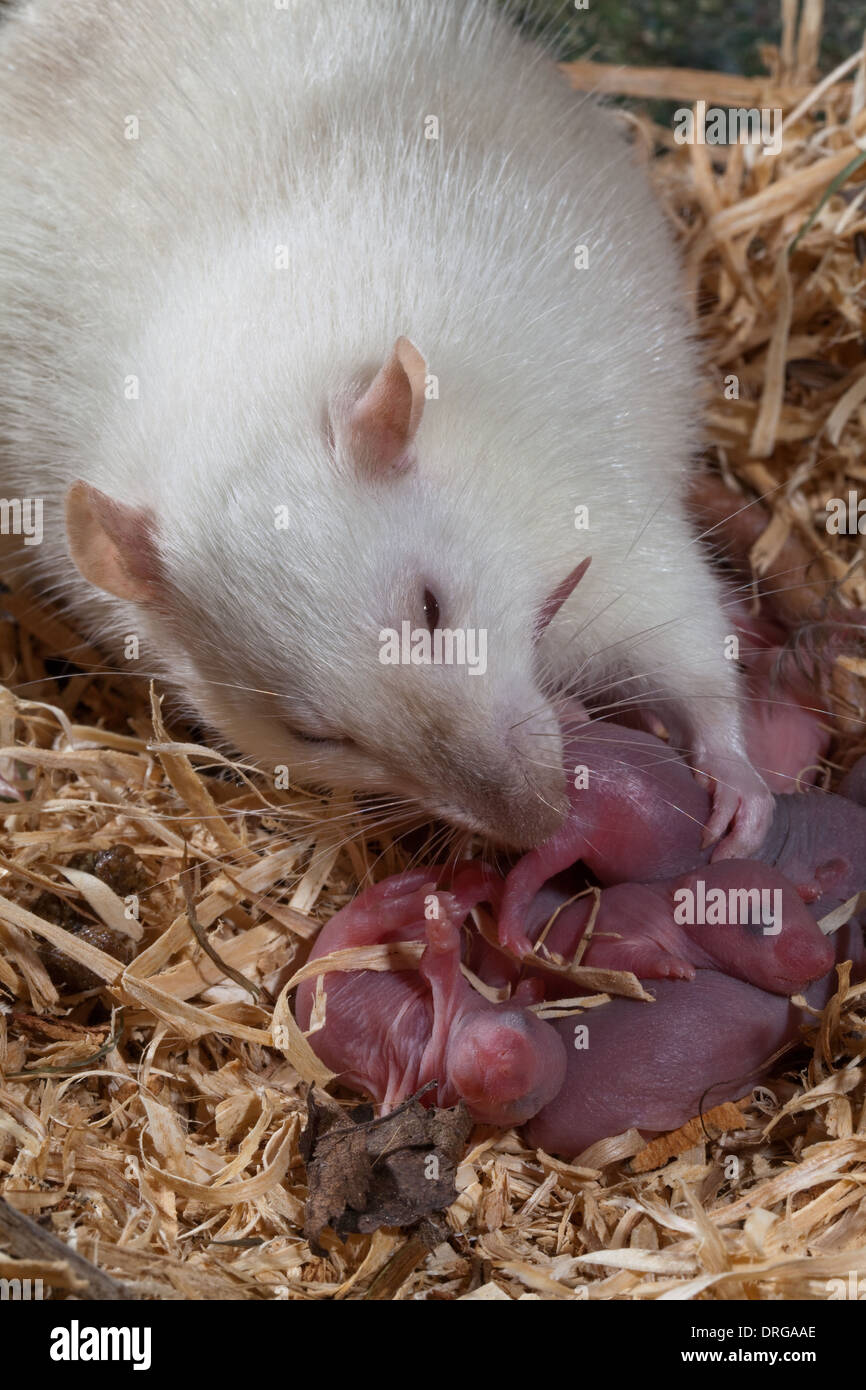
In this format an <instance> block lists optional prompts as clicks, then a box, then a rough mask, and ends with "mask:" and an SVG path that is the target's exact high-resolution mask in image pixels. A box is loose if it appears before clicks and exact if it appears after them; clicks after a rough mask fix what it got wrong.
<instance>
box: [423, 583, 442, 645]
mask: <svg viewBox="0 0 866 1390" xmlns="http://www.w3.org/2000/svg"><path fill="white" fill-rule="evenodd" d="M424 621H425V623H426V624H427V631H428V632H429V633H430V634H431V635H432V634H433V633H434V632H435V631H436V629H437V627H438V626H439V600H438V599H437V597H436V595H435V594H434V593H431V591H430V590H429V589H425V590H424Z"/></svg>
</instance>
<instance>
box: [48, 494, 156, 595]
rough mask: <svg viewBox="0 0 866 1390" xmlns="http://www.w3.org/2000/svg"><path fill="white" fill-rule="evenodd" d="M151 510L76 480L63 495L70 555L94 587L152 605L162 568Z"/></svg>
mask: <svg viewBox="0 0 866 1390" xmlns="http://www.w3.org/2000/svg"><path fill="white" fill-rule="evenodd" d="M154 531H155V525H154V521H153V517H152V516H151V514H150V512H148V511H146V510H145V509H144V508H143V507H130V506H127V505H126V504H125V503H123V502H116V501H115V500H114V498H113V497H108V496H107V495H106V493H104V492H100V491H99V488H95V487H93V486H91V484H90V483H85V482H83V481H82V480H81V479H79V480H78V482H75V483H73V484H72V486H71V488H70V489H69V492H68V493H67V494H66V534H67V537H68V540H69V553H70V554H71V556H72V558H73V560H74V561H75V564H76V565H77V566H78V569H79V570H80V571H81V573H82V574H83V575H84V578H85V579H87V580H89V582H90V583H91V584H95V585H96V587H97V588H98V589H104V590H105V591H106V593H109V594H114V595H115V597H116V598H123V599H129V600H131V602H133V603H153V602H155V601H156V600H158V599H159V598H160V597H161V596H162V594H163V592H164V585H163V580H162V567H161V564H160V559H159V554H158V552H157V548H156V544H155V541H154Z"/></svg>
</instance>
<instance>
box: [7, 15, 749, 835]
mask: <svg viewBox="0 0 866 1390" xmlns="http://www.w3.org/2000/svg"><path fill="white" fill-rule="evenodd" d="M130 115H132V116H137V117H138V120H139V122H140V138H139V139H138V140H137V141H131V140H127V139H125V138H124V120H125V118H126V117H127V116H130ZM431 115H432V116H435V117H437V118H438V120H439V123H440V138H439V140H438V141H429V140H426V139H425V138H424V121H425V117H427V116H431ZM0 127H2V129H3V131H4V136H5V140H4V146H5V147H4V149H3V152H2V155H0V187H2V188H3V191H4V192H3V196H4V199H5V204H6V206H5V210H4V214H3V218H2V233H0V303H2V306H3V308H2V319H0V393H2V401H0V433H2V448H3V464H2V468H3V475H2V485H3V489H4V492H5V495H7V496H8V495H13V494H21V495H32V494H33V492H34V491H36V490H38V491H39V493H40V494H41V495H43V496H44V497H45V499H46V523H45V524H46V540H45V543H44V545H43V546H42V547H41V550H40V552H39V553H38V554H37V555H36V556H35V557H32V556H31V558H32V562H33V563H34V564H35V565H36V566H37V568H38V569H39V571H40V576H41V579H42V582H48V581H49V580H50V581H51V582H53V584H54V585H55V586H57V590H58V591H59V592H61V593H62V595H63V597H64V598H65V599H67V600H68V602H69V604H70V605H71V607H72V608H73V610H74V611H75V612H76V613H77V615H78V617H79V620H80V622H81V623H82V624H83V625H84V626H85V627H86V629H87V631H88V634H89V635H91V636H95V637H96V638H97V639H100V640H110V641H113V642H115V643H116V641H117V639H118V637H119V636H120V635H122V634H124V633H126V632H131V631H134V632H139V633H143V634H144V639H145V650H144V653H143V659H142V663H141V665H142V667H143V668H144V669H158V670H161V671H163V672H164V673H166V674H167V675H168V676H169V677H170V678H171V679H172V680H174V681H175V682H176V683H177V684H178V685H179V687H180V688H181V689H182V690H183V691H185V692H186V693H187V694H188V695H189V697H190V698H191V700H192V702H193V704H194V705H195V707H196V708H197V709H198V710H199V711H201V712H202V713H203V714H204V716H205V717H206V718H207V719H209V720H210V721H211V722H212V723H213V724H215V725H216V727H217V728H219V729H220V730H221V731H222V732H223V733H224V734H225V735H227V736H228V737H229V738H231V739H232V740H233V741H234V742H235V743H236V744H238V745H239V746H240V747H241V748H242V749H243V750H244V751H246V752H249V753H252V754H254V755H256V756H258V757H260V758H264V759H266V760H267V761H269V762H271V763H274V762H277V763H279V762H282V761H285V760H287V759H288V760H290V761H292V762H293V763H294V765H295V767H296V769H297V770H298V772H299V773H306V774H307V776H309V777H313V778H318V779H319V780H322V781H324V782H326V783H333V784H336V785H347V786H364V787H370V788H372V789H379V790H388V791H391V792H393V793H395V794H401V795H403V794H405V795H408V796H412V797H417V798H418V799H420V800H421V801H422V802H424V804H425V805H427V807H428V808H429V809H431V810H434V811H440V812H442V813H443V814H445V815H446V816H450V817H451V818H452V819H454V820H457V821H459V822H461V823H463V824H469V825H474V826H481V827H483V828H486V829H489V830H490V831H491V832H492V833H494V834H499V835H501V836H502V837H503V838H505V839H511V840H515V839H517V840H519V839H521V838H523V839H531V838H534V837H537V834H538V833H541V831H542V830H544V829H549V825H550V820H549V817H548V818H547V819H545V814H546V813H545V811H544V803H545V802H553V803H556V804H557V805H559V804H561V800H562V788H561V772H560V771H559V769H558V767H557V766H556V764H557V762H558V750H559V742H558V735H557V733H556V724H555V721H554V719H553V715H552V712H551V710H550V707H549V706H548V705H547V704H546V703H545V702H544V701H543V700H542V699H541V698H540V696H539V694H538V686H537V682H538V678H539V671H538V669H537V664H536V653H535V652H534V650H533V646H532V641H531V633H532V625H533V621H534V617H535V614H536V613H537V611H538V609H539V607H540V605H541V603H542V601H543V600H544V598H545V596H546V595H547V594H548V593H549V592H550V590H551V589H552V588H553V587H554V586H555V585H556V584H557V583H558V582H559V581H560V580H562V579H563V577H564V576H565V574H567V573H568V571H569V570H570V569H571V568H572V567H573V565H574V564H575V563H576V562H577V560H579V559H580V558H582V556H583V555H584V554H586V553H591V555H592V564H591V566H590V570H589V572H588V574H587V575H586V577H585V578H584V579H583V580H582V581H581V583H580V585H579V587H578V589H577V590H576V592H575V594H574V595H573V597H572V598H571V599H570V600H569V602H568V603H567V605H566V606H565V608H564V609H563V610H562V613H561V615H560V616H559V618H557V619H556V620H555V621H554V623H553V624H552V625H551V627H550V628H549V629H548V632H547V634H546V635H545V639H544V643H543V648H544V650H543V655H544V658H545V660H546V663H547V668H548V671H550V672H553V674H554V675H555V677H556V679H557V680H559V681H560V682H562V681H568V680H569V679H571V678H574V677H575V676H578V678H579V688H581V689H583V688H586V687H592V688H593V689H599V690H600V689H601V688H602V687H603V686H604V685H615V683H616V682H617V681H618V680H620V679H621V678H622V677H623V676H628V675H629V674H632V673H633V674H635V675H639V674H642V675H643V687H644V688H645V689H651V690H661V691H663V692H664V693H665V695H667V696H669V697H670V698H671V700H672V702H673V703H672V706H671V709H672V710H673V712H674V713H673V714H672V716H671V722H672V725H673V726H674V727H675V728H681V729H682V730H683V731H684V734H685V735H687V736H688V737H689V738H690V739H691V741H692V745H693V747H696V748H698V749H704V750H705V749H707V748H715V749H716V750H719V749H727V750H731V751H733V752H734V754H736V755H738V754H739V752H740V751H741V739H740V734H739V718H738V713H737V701H736V678H735V675H734V673H733V670H732V668H731V664H730V663H728V662H726V661H725V660H723V657H722V641H723V636H724V633H725V630H726V624H725V623H724V621H723V618H722V615H721V611H720V604H719V591H718V585H717V583H716V580H715V579H714V577H713V575H712V573H711V571H710V569H709V567H708V565H707V563H706V562H705V560H704V559H703V558H702V556H701V555H700V554H699V552H698V549H697V547H696V545H695V544H694V543H693V542H692V540H691V535H690V532H689V530H688V527H687V525H686V522H685V520H684V515H683V501H682V492H683V477H684V471H685V469H686V467H687V465H688V463H689V458H690V455H691V453H692V451H693V449H694V446H695V442H696V404H695V402H696V396H697V391H698V381H697V375H696V366H695V359H696V350H695V347H694V345H693V343H692V342H691V341H690V340H689V334H688V328H687V323H686V319H685V316H684V312H683V310H682V308H681V307H680V299H681V294H680V286H679V271H678V266H677V261H676V258H675V255H674V253H673V250H672V248H671V245H670V239H669V236H668V232H667V230H666V228H665V227H664V225H663V219H662V216H661V213H660V212H659V210H658V208H657V207H656V205H655V202H654V200H653V198H652V196H651V194H650V192H649V189H648V187H647V184H646V181H645V179H644V177H643V175H642V174H641V172H640V171H639V170H638V169H637V168H636V167H635V164H634V162H633V159H632V156H631V153H630V151H629V150H628V148H627V147H626V145H625V143H624V142H623V140H622V139H621V137H620V134H619V132H618V130H617V128H616V126H615V123H614V119H613V117H612V116H611V115H610V114H609V113H607V112H605V111H603V110H601V109H599V108H598V107H597V106H595V105H594V104H592V103H590V102H588V101H586V100H581V99H579V98H578V97H577V96H576V95H575V94H574V93H573V92H571V91H570V90H569V89H568V87H567V86H566V84H565V82H564V81H563V80H562V79H561V77H560V76H559V75H558V74H557V73H556V72H555V71H554V69H553V67H552V64H551V63H550V62H549V61H548V60H547V59H546V58H545V57H543V56H541V55H540V54H539V53H538V52H537V51H536V50H535V49H533V48H531V47H530V46H529V45H527V44H526V43H524V41H523V40H521V39H519V38H518V37H517V36H516V34H515V32H514V30H513V27H512V26H511V24H510V23H509V22H508V21H507V20H505V19H504V18H502V17H501V16H500V15H499V13H498V12H497V11H495V10H494V9H492V8H488V6H487V5H485V4H482V3H479V2H478V0H466V3H462V0H454V2H453V3H450V2H449V3H444V0H433V2H431V0H295V3H292V4H290V5H289V7H288V8H286V9H282V8H277V6H276V5H275V4H274V3H273V0H35V2H34V3H29V4H26V3H25V4H23V5H22V6H21V7H20V10H19V11H18V12H17V13H15V14H13V17H12V18H11V19H9V20H7V21H6V23H5V25H4V26H3V27H2V28H0ZM580 243H585V244H586V245H587V246H588V248H589V269H588V270H577V269H575V268H574V265H573V255H574V248H575V246H576V245H578V244H580ZM278 245H284V246H286V247H287V248H288V255H289V268H288V269H285V270H278V269H275V268H274V254H275V247H276V246H278ZM401 333H405V334H408V335H409V336H410V337H411V338H412V340H413V341H414V342H415V343H416V344H417V345H418V346H419V348H420V349H421V351H422V352H423V353H424V355H425V357H426V359H427V363H428V370H429V371H430V372H432V373H435V374H436V376H437V377H438V379H439V383H440V399H439V400H431V401H429V402H428V403H427V405H426V407H425V412H424V416H423V419H422V423H421V427H420V431H419V434H418V440H417V444H418V463H417V465H416V467H415V468H414V469H413V470H412V471H410V472H409V473H407V474H406V475H405V476H404V477H401V478H399V479H397V480H393V481H391V482H383V483H381V484H377V485H373V484H371V483H370V482H369V481H365V479H364V478H363V477H361V476H359V475H358V474H357V472H356V471H355V470H354V468H353V466H352V463H351V460H349V459H346V458H345V457H342V456H340V457H338V459H337V460H336V461H335V460H334V459H333V458H332V457H331V455H330V453H329V449H328V444H327V436H326V431H325V429H324V423H323V422H324V420H325V416H326V413H327V410H328V408H329V405H330V404H331V403H332V402H333V401H334V399H335V398H337V397H339V395H340V393H345V391H346V390H347V388H348V386H349V385H350V384H351V383H352V382H353V381H358V380H359V379H361V377H362V376H363V375H364V374H367V375H368V376H369V374H371V373H372V372H373V371H374V370H375V369H376V367H378V365H380V364H381V362H382V361H383V360H384V359H385V357H386V356H387V354H388V353H389V352H390V349H391V347H392V345H393V343H394V340H395V339H396V337H397V336H398V335H399V334H401ZM130 375H135V376H137V377H138V378H139V381H140V392H141V395H140V399H139V400H138V401H130V400H127V399H125V396H124V382H125V379H126V378H127V377H128V376H130ZM79 477H80V478H84V479H86V480H88V481H89V482H91V483H93V484H95V485H96V486H97V487H99V488H101V489H103V490H104V491H105V492H108V493H110V494H111V495H113V496H115V497H116V498H117V499H118V500H120V501H123V502H129V503H134V504H137V505H142V506H147V507H149V508H151V509H152V510H153V512H154V513H155V514H156V516H157V518H158V522H159V530H160V543H161V546H162V548H163V553H164V558H165V564H166V568H167V571H168V573H169V575H170V577H171V580H172V582H173V584H174V585H175V586H176V588H177V589H179V590H180V592H181V593H182V594H183V595H185V596H186V598H185V602H184V603H183V604H181V605H180V606H179V607H178V609H177V610H176V611H175V612H174V613H173V614H172V615H170V616H169V618H168V619H165V618H163V617H161V616H160V615H159V614H156V613H148V612H146V611H138V610H136V609H135V608H134V607H132V606H130V605H124V604H121V603H120V602H119V601H117V600H112V599H109V598H106V596H104V595H101V594H98V593H96V592H95V591H94V590H93V589H92V588H91V587H90V586H89V585H87V584H86V583H85V582H84V581H83V580H82V579H80V577H79V576H78V575H77V574H76V572H75V571H74V570H73V567H72V565H71V562H70V560H69V558H68V553H67V550H66V541H65V535H64V529H63V522H62V503H63V497H64V494H65V491H66V489H67V487H68V485H69V483H70V482H72V481H73V480H74V479H76V478H79ZM581 503H585V504H588V505H589V507H590V514H591V529H590V531H589V532H588V533H586V532H581V531H576V530H575V528H574V508H575V506H576V505H578V504H581ZM281 504H286V505H288V507H289V509H290V514H291V517H292V525H291V528H290V530H289V531H278V530H276V529H275V527H274V523H273V518H274V508H275V507H277V506H279V505H281ZM29 549H30V550H32V549H33V548H32V547H31V548H29ZM425 585H428V586H429V587H430V588H432V589H433V590H434V591H435V592H436V594H437V596H438V597H439V600H440V604H441V609H442V624H443V626H451V627H458V626H464V627H479V626H486V627H487V629H488V674H487V676H486V677H485V678H483V679H470V678H468V677H467V673H466V672H465V670H464V671H459V670H454V669H444V668H423V667H422V668H391V667H387V666H385V667H383V666H381V665H380V663H379V662H378V632H379V629H380V628H381V627H385V626H397V627H399V623H400V621H401V619H403V618H408V619H410V620H412V621H413V622H419V621H421V619H420V615H419V613H418V603H419V602H420V598H419V595H420V593H421V592H423V588H424V587H425ZM233 686H236V687H240V688H237V689H234V688H232V687H233ZM247 687H252V688H253V689H254V690H262V691H265V692H273V693H271V694H264V695H256V694H254V693H250V690H248V689H247ZM616 688H617V692H618V693H622V692H623V691H625V692H626V693H631V691H632V689H633V688H634V687H633V686H631V685H626V686H617V687H616ZM536 711H538V712H537V713H535V712H536ZM282 714H285V715H286V716H287V717H288V718H289V719H290V721H291V722H293V723H294V724H295V725H296V727H302V728H305V729H306V730H307V732H310V733H334V734H338V735H340V736H344V737H351V738H353V739H354V740H355V741H356V743H357V744H358V745H359V748H356V749H354V750H353V749H345V748H340V747H335V748H329V747H328V746H326V745H299V744H297V743H296V742H294V741H293V740H291V739H287V737H286V735H285V734H283V733H282V732H281V728H280V724H279V717H280V716H281V715H282ZM530 716H531V717H530ZM509 730H511V732H509ZM527 784H528V785H529V787H530V788H531V790H532V791H533V792H534V793H535V797H534V798H532V797H527V794H526V788H527ZM533 800H536V801H537V804H538V807H539V810H538V815H539V817H540V818H541V819H540V821H539V824H538V825H537V826H533V825H532V824H531V821H532V814H533V813H532V811H531V810H526V809H525V808H526V806H527V802H528V801H529V802H531V801H533ZM542 822H544V823H543V824H542Z"/></svg>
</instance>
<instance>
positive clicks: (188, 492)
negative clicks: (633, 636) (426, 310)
mask: <svg viewBox="0 0 866 1390" xmlns="http://www.w3.org/2000/svg"><path fill="white" fill-rule="evenodd" d="M425 383H426V367H425V363H424V360H423V358H422V357H421V355H420V353H419V352H418V350H417V349H416V348H415V347H414V346H413V344H412V343H411V342H409V340H408V339H406V338H401V339H399V340H398V341H397V344H396V346H395V348H394V350H393V352H392V354H391V356H390V357H389V358H388V360H387V361H386V362H385V364H384V366H382V367H381V369H380V370H379V371H378V372H376V373H372V374H370V375H368V376H366V377H365V378H363V379H362V380H359V381H357V382H356V383H355V384H354V385H352V386H349V385H345V386H344V387H343V388H341V389H340V390H337V391H335V392H333V393H332V394H331V396H330V398H329V399H326V400H324V401H321V402H319V405H318V418H317V420H316V425H315V428H314V427H313V426H312V424H310V423H309V419H308V423H307V427H306V429H302V428H301V427H300V424H299V423H298V421H297V420H292V421H289V422H288V423H287V424H286V430H287V433H288V436H289V438H288V442H286V441H284V440H280V439H278V438H277V435H276V432H275V431H274V430H273V429H272V430H271V433H270V434H269V435H268V439H267V441H265V440H263V439H262V438H261V437H260V439H259V441H258V443H257V445H256V448H255V449H252V448H251V449H250V453H251V454H254V457H253V458H252V459H251V460H250V462H249V466H248V467H247V466H245V463H246V461H244V464H242V465H241V466H240V467H239V466H237V465H236V466H235V468H234V471H233V473H232V474H230V476H229V477H228V478H226V477H225V476H224V473H223V472H222V471H221V470H220V469H219V468H218V467H217V466H216V465H213V466H212V467H208V466H207V465H206V461H203V462H196V463H194V464H193V463H191V464H188V465H187V464H183V465H182V466H181V467H179V468H178V469H177V470H176V474H175V477H174V478H173V479H171V480H170V482H169V483H162V484H159V483H157V484H156V485H155V490H156V491H160V490H161V491H162V492H163V493H164V492H165V489H166V487H170V488H171V493H170V495H168V496H165V495H163V496H162V497H161V499H160V500H159V501H157V502H154V503H152V504H151V505H150V506H148V507H147V508H144V507H136V506H132V505H130V504H129V503H127V502H124V501H122V500H121V499H116V498H109V497H107V496H106V495H105V494H104V493H102V492H99V491H97V490H96V489H95V488H93V487H91V486H90V485H89V484H86V483H83V482H81V483H76V484H74V485H73V488H72V489H71V491H70V495H69V499H68V506H67V521H68V533H69V542H70V550H71V553H72V556H73V558H74V560H75V562H76V564H77V565H78V567H79V569H80V570H81V572H82V574H83V575H84V577H85V578H86V579H88V580H90V581H91V582H92V583H94V584H96V585H98V586H99V587H101V588H102V589H104V590H107V591H108V592H109V593H112V594H114V595H116V596H118V597H120V598H121V599H124V600H129V601H131V602H133V603H135V604H137V605H139V606H140V609H141V611H142V616H143V618H144V622H145V626H146V629H147V633H148V636H149V639H150V646H151V650H153V649H154V647H155V649H156V650H157V651H158V652H159V664H160V665H161V667H162V669H164V670H166V671H167V672H168V673H169V674H170V676H171V678H172V680H173V682H174V683H175V684H176V685H177V686H178V687H179V688H180V689H181V691H182V692H183V693H184V694H185V695H186V696H187V697H188V699H189V702H190V704H191V705H192V707H193V708H194V709H195V710H196V711H197V712H198V713H199V714H200V715H202V716H203V717H204V718H205V719H206V720H207V721H208V722H209V723H210V724H212V725H213V726H214V727H215V728H216V729H217V730H219V732H220V733H221V734H222V735H223V736H225V737H226V738H228V739H229V740H230V741H231V742H232V743H233V744H234V745H235V746H236V747H237V748H239V749H240V751H241V752H242V753H244V754H245V755H247V756H252V757H254V758H257V759H258V760H259V761H260V763H261V764H262V765H263V766H264V767H265V768H267V769H269V770H270V769H274V768H279V767H283V766H285V767H287V768H288V769H289V770H290V772H291V774H292V776H293V778H294V779H296V780H298V781H300V782H306V783H308V784H312V785H320V786H324V787H333V788H335V789H338V790H346V791H364V792H371V793H379V794H383V795H385V796H387V797H390V798H393V799H394V801H395V803H398V804H397V805H396V806H395V814H396V812H397V811H398V810H401V809H404V808H403V807H401V806H400V804H399V803H405V802H409V803H413V804H420V805H421V806H422V807H423V808H424V810H426V811H427V812H429V813H432V814H434V815H438V816H441V817H443V818H444V819H446V820H448V821H450V822H451V823H454V824H457V825H459V826H462V827H465V828H468V829H472V830H477V831H479V832H481V833H485V834H487V835H489V836H491V837H492V838H493V839H495V840H497V841H498V842H500V843H503V844H506V845H511V846H514V847H517V848H526V847H529V846H531V845H533V844H537V843H540V842H541V841H542V840H544V839H545V838H547V837H548V836H549V835H550V834H551V833H552V832H553V831H554V830H555V829H556V828H557V826H558V825H559V824H560V823H561V820H562V818H563V815H564V813H565V810H566V796H565V779H564V772H563V767H562V741H561V734H560V728H559V721H558V718H557V716H556V712H555V710H554V708H553V706H552V704H551V703H550V701H549V699H547V698H546V697H545V696H544V694H543V693H542V691H541V690H540V688H539V684H538V670H537V649H536V643H537V638H538V635H539V633H540V632H541V630H542V629H543V628H544V626H545V625H546V623H547V622H548V621H549V620H550V618H551V617H552V615H553V613H554V612H555V611H556V610H557V608H558V607H559V605H560V604H561V603H562V602H563V601H564V599H565V598H566V597H567V595H568V593H570V592H571V589H572V588H573V587H574V585H575V584H576V583H577V580H578V579H579V577H580V574H581V573H582V571H583V568H585V564H584V566H579V567H578V569H577V570H576V571H574V572H573V573H572V574H571V575H570V576H568V578H567V579H566V580H564V581H563V583H562V584H560V586H559V588H558V589H557V590H555V591H554V593H553V594H552V595H549V596H547V598H545V595H544V593H543V592H542V593H541V594H540V595H539V592H538V586H539V579H538V576H537V574H535V573H534V572H533V568H532V565H531V563H529V562H528V560H527V557H526V556H524V555H522V554H520V553H515V547H514V545H513V544H511V543H510V538H505V537H503V535H502V534H501V531H500V530H499V529H498V528H497V526H496V525H495V524H494V522H493V519H492V517H491V516H490V515H487V516H483V515H482V516H479V515H477V513H478V511H479V510H483V509H482V508H479V507H478V506H477V505H472V503H471V498H472V495H473V494H472V490H471V488H468V489H465V490H464V489H463V488H462V487H461V486H460V484H459V483H458V484H457V485H456V486H455V484H454V482H453V478H450V477H445V476H443V469H442V467H441V466H440V465H441V450H440V453H439V455H438V456H437V454H436V450H435V448H434V449H428V450H427V453H426V454H425V447H426V446H425V444H424V439H425V438H426V437H427V435H429V434H430V431H428V432H427V435H423V432H422V438H416V436H417V434H418V426H419V422H420V421H421V417H422V413H423V409H424V400H425V390H426V386H425ZM296 409H297V407H296ZM313 411H314V407H313V404H312V402H311V401H309V402H308V405H307V416H308V417H310V416H311V415H312V414H313ZM461 447H464V448H466V451H467V453H469V452H470V450H469V448H468V446H466V445H465V444H464V445H463V446H461ZM451 452H452V453H453V450H452V451H451ZM452 474H453V468H452ZM162 476H163V478H164V477H165V473H163V475H162ZM518 544H519V543H518Z"/></svg>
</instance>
